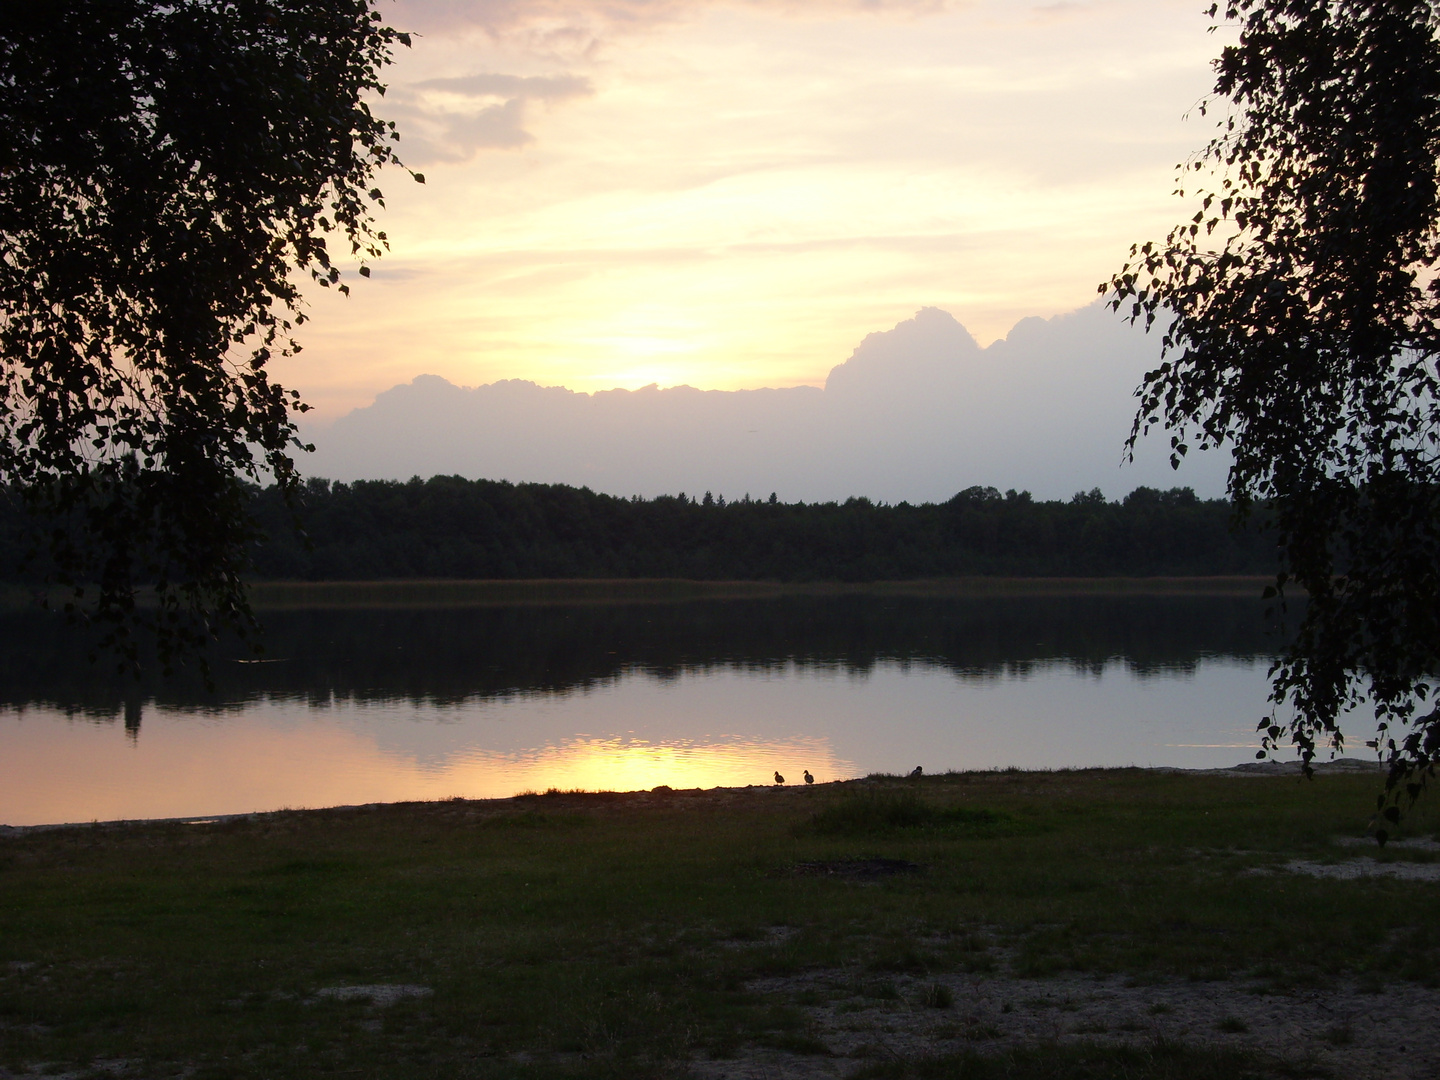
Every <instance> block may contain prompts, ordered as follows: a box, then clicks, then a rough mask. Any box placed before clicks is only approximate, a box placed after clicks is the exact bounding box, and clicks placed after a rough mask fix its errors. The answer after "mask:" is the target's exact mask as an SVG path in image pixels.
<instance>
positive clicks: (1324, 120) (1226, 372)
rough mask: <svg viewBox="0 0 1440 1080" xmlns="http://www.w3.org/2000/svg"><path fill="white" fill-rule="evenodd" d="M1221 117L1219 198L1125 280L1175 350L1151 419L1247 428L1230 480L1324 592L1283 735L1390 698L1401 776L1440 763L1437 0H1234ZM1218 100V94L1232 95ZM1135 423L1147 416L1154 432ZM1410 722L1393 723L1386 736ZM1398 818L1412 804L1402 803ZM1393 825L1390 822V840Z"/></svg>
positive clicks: (1207, 191)
mask: <svg viewBox="0 0 1440 1080" xmlns="http://www.w3.org/2000/svg"><path fill="white" fill-rule="evenodd" d="M1210 14H1211V16H1212V18H1214V17H1217V16H1218V21H1219V22H1220V23H1221V24H1222V25H1225V24H1231V25H1235V26H1238V28H1239V31H1240V34H1239V38H1238V41H1237V42H1236V44H1234V45H1231V46H1229V47H1227V48H1225V49H1224V51H1223V52H1222V54H1221V56H1220V58H1219V60H1218V61H1216V64H1215V68H1216V71H1217V74H1218V78H1217V80H1216V84H1215V99H1216V101H1218V102H1222V103H1224V104H1225V106H1226V108H1227V113H1226V115H1225V116H1224V118H1223V119H1222V120H1221V121H1220V133H1219V135H1218V136H1217V137H1216V138H1215V140H1214V141H1213V142H1211V143H1210V145H1209V146H1208V147H1207V148H1206V150H1205V151H1204V153H1203V154H1201V155H1199V156H1198V158H1197V159H1196V160H1194V161H1192V162H1190V163H1188V164H1187V165H1185V166H1183V167H1182V180H1181V185H1180V186H1181V189H1182V190H1181V191H1180V194H1181V195H1182V196H1183V195H1185V194H1186V192H1185V190H1184V189H1185V188H1186V187H1188V186H1189V181H1188V180H1186V179H1185V176H1186V175H1189V176H1193V177H1194V182H1195V183H1196V184H1197V185H1200V190H1197V191H1194V192H1192V193H1191V194H1192V195H1193V196H1194V197H1195V198H1197V200H1198V202H1199V207H1198V209H1197V211H1196V212H1195V214H1194V216H1193V217H1192V218H1191V219H1190V220H1188V221H1187V222H1185V223H1184V224H1182V225H1180V226H1178V227H1177V228H1176V229H1175V230H1173V231H1172V232H1171V233H1170V235H1169V236H1168V238H1167V239H1166V241H1165V242H1164V243H1161V244H1154V243H1149V244H1145V245H1143V246H1140V247H1137V248H1135V249H1132V260H1133V261H1132V262H1131V263H1129V264H1127V265H1126V266H1125V268H1124V269H1123V270H1122V271H1121V273H1120V274H1118V275H1116V277H1115V278H1114V279H1113V280H1112V281H1111V282H1109V283H1107V284H1106V285H1105V286H1102V291H1104V290H1111V289H1113V290H1114V293H1115V306H1116V307H1117V308H1118V309H1125V310H1128V311H1129V312H1130V313H1131V314H1132V316H1133V317H1134V318H1137V319H1139V318H1143V319H1145V320H1146V322H1147V324H1149V323H1152V322H1154V321H1155V320H1157V319H1160V320H1161V321H1162V322H1165V321H1166V320H1170V321H1168V323H1166V327H1167V328H1166V330H1165V357H1164V361H1163V363H1162V364H1161V365H1160V367H1158V368H1157V369H1156V370H1154V371H1152V372H1150V373H1149V374H1148V375H1147V376H1146V378H1145V382H1144V385H1143V386H1142V388H1141V402H1142V404H1141V410H1140V413H1139V416H1138V417H1137V420H1136V434H1137V435H1138V434H1139V433H1141V432H1142V431H1144V430H1146V429H1148V428H1149V427H1151V426H1154V425H1159V424H1162V423H1163V424H1164V425H1166V426H1167V427H1169V428H1171V429H1172V430H1173V432H1174V435H1173V438H1172V441H1171V445H1172V447H1173V450H1174V455H1175V457H1176V458H1178V457H1179V456H1182V455H1184V454H1185V452H1186V450H1187V449H1188V446H1187V444H1188V443H1189V442H1190V441H1192V439H1193V440H1194V441H1196V442H1197V444H1198V445H1200V446H1202V447H1204V446H1209V445H1218V444H1221V443H1228V444H1229V445H1230V446H1231V448H1232V449H1233V451H1234V455H1235V464H1234V467H1233V469H1232V471H1231V473H1230V494H1231V497H1232V498H1233V499H1234V500H1235V501H1236V503H1237V504H1238V505H1239V506H1240V507H1241V508H1242V510H1243V509H1245V508H1248V507H1250V506H1251V505H1252V504H1254V503H1257V502H1263V503H1265V504H1266V505H1267V507H1268V509H1269V513H1270V515H1271V516H1272V518H1273V522H1274V525H1275V527H1276V534H1277V540H1278V542H1279V544H1280V548H1281V552H1282V555H1283V561H1282V572H1281V573H1280V575H1279V578H1278V582H1277V591H1278V592H1280V593H1281V594H1282V597H1283V594H1284V591H1285V589H1286V587H1287V585H1289V584H1290V583H1292V582H1295V583H1298V584H1299V585H1301V586H1303V588H1304V589H1305V590H1306V592H1308V594H1309V597H1310V602H1309V606H1308V612H1307V615H1306V617H1305V619H1304V621H1303V622H1302V623H1301V625H1300V629H1299V633H1298V635H1297V637H1296V639H1295V641H1294V644H1293V646H1292V647H1291V649H1290V650H1289V651H1288V653H1287V654H1286V655H1285V656H1284V657H1283V659H1282V661H1281V662H1280V663H1279V664H1278V665H1277V667H1276V669H1275V671H1274V673H1273V674H1274V693H1273V695H1272V696H1273V700H1274V702H1275V703H1276V705H1277V707H1278V706H1280V705H1281V704H1283V703H1285V702H1287V701H1288V702H1289V703H1291V704H1293V705H1294V707H1295V709H1296V712H1297V719H1296V720H1295V722H1294V723H1293V724H1286V723H1284V722H1281V721H1278V720H1276V719H1274V717H1271V718H1268V719H1267V720H1266V721H1264V722H1262V729H1263V730H1264V732H1265V743H1266V746H1267V749H1269V750H1274V749H1275V748H1276V746H1277V744H1278V743H1279V741H1280V740H1281V739H1282V738H1284V737H1286V736H1287V735H1288V737H1289V738H1290V739H1292V740H1293V741H1294V742H1295V743H1296V744H1297V745H1298V746H1299V747H1300V749H1301V752H1302V754H1303V756H1304V758H1305V760H1306V761H1307V762H1308V761H1309V760H1310V759H1311V758H1312V757H1313V755H1314V754H1315V752H1316V750H1317V747H1318V746H1320V745H1323V744H1325V743H1327V742H1328V743H1330V744H1331V745H1333V746H1336V747H1338V746H1340V745H1341V744H1342V741H1343V740H1342V736H1341V732H1340V727H1339V724H1340V720H1341V717H1342V715H1343V714H1344V713H1345V712H1346V711H1347V710H1348V709H1350V708H1352V707H1354V706H1355V705H1357V704H1358V703H1360V702H1361V701H1363V700H1365V699H1367V698H1368V699H1369V700H1370V701H1372V702H1373V703H1374V705H1375V708H1376V710H1377V712H1378V713H1379V715H1380V717H1381V719H1382V721H1383V722H1384V725H1383V726H1382V738H1384V739H1385V740H1386V741H1385V744H1384V748H1385V749H1386V750H1387V751H1388V752H1389V755H1390V760H1391V764H1392V769H1391V774H1390V790H1391V793H1392V796H1394V797H1400V796H1401V795H1402V794H1405V795H1408V796H1410V797H1412V798H1413V797H1414V796H1415V795H1417V794H1418V792H1419V790H1420V783H1421V782H1423V781H1424V780H1425V779H1426V778H1428V777H1431V776H1433V775H1434V768H1435V766H1436V764H1437V763H1440V712H1437V711H1431V712H1429V713H1428V714H1426V715H1423V716H1421V715H1418V714H1419V713H1420V712H1421V711H1422V710H1423V709H1424V707H1425V706H1424V702H1425V701H1426V699H1427V698H1428V697H1429V693H1430V686H1431V678H1432V676H1433V674H1434V673H1435V672H1436V671H1437V670H1440V454H1437V435H1440V382H1437V369H1436V364H1437V357H1440V281H1437V278H1436V264H1437V261H1440V173H1437V159H1440V42H1437V40H1436V28H1437V14H1436V5H1435V4H1434V3H1432V2H1427V0H1232V2H1230V3H1227V4H1223V5H1220V4H1216V5H1212V6H1211V8H1210ZM1211 104H1212V105H1213V103H1211ZM1132 440H1133V436H1132ZM1386 732H1388V734H1386ZM1386 813H1387V816H1391V817H1393V816H1395V815H1396V813H1397V809H1396V807H1395V806H1393V805H1392V806H1389V807H1388V808H1386ZM1382 839H1383V838H1382Z"/></svg>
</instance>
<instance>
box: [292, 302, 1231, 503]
mask: <svg viewBox="0 0 1440 1080" xmlns="http://www.w3.org/2000/svg"><path fill="white" fill-rule="evenodd" d="M1157 352H1158V342H1157V339H1156V336H1155V335H1153V334H1152V335H1149V336H1147V335H1145V334H1144V333H1143V332H1141V331H1140V330H1138V329H1136V328H1132V327H1130V326H1129V325H1128V324H1127V323H1125V322H1124V321H1123V320H1120V319H1118V318H1117V317H1116V316H1115V315H1114V314H1113V313H1112V312H1110V311H1109V310H1108V309H1106V308H1104V307H1103V306H1101V305H1099V304H1095V305H1091V306H1090V307H1087V308H1083V309H1081V310H1080V311H1077V312H1074V313H1071V314H1068V315H1061V316H1057V317H1055V318H1053V319H1048V320H1047V319H1039V318H1030V319H1024V320H1022V321H1021V322H1019V323H1018V324H1016V325H1015V327H1014V328H1013V329H1012V330H1011V331H1010V333H1009V334H1008V335H1007V336H1006V337H1005V338H1003V339H1000V340H998V341H995V342H994V343H992V344H991V345H990V346H989V347H987V348H984V349H982V348H980V347H979V346H978V345H977V344H976V342H975V339H974V338H973V337H972V336H971V335H970V333H969V332H968V331H967V330H966V329H965V328H964V327H963V326H961V325H960V323H958V322H957V321H956V320H955V319H954V318H953V317H952V316H951V315H949V314H948V313H946V312H944V311H941V310H940V309H938V308H933V307H929V308H923V309H921V310H920V311H919V312H917V313H916V315H915V317H914V318H912V319H908V320H906V321H904V322H901V323H900V324H898V325H897V326H895V327H894V328H893V329H891V330H887V331H884V332H881V333H874V334H870V335H869V336H867V337H866V338H865V339H864V341H862V342H861V343H860V345H859V346H858V347H857V348H856V349H855V351H854V352H853V353H852V354H851V356H850V358H849V359H848V360H846V361H845V362H844V363H842V364H839V365H837V366H836V367H834V368H833V369H832V370H831V372H830V375H829V378H828V379H827V380H826V382H825V386H824V388H823V389H821V388H818V387H809V386H799V387H790V388H786V389H760V390H735V391H721V390H708V391H707V390H697V389H695V388H693V387H689V386H676V387H671V388H668V389H663V390H662V389H660V388H659V387H658V386H654V385H651V386H647V387H644V388H642V389H640V390H634V391H630V390H608V391H601V392H598V393H593V394H584V393H577V392H575V391H572V390H567V389H565V388H564V387H555V386H551V387H544V386H540V385H537V384H536V383H533V382H528V381H522V380H505V381H501V382H495V383H491V384H488V385H485V386H480V387H476V388H474V389H466V388H462V387H458V386H455V385H454V384H452V383H450V382H448V381H447V380H445V379H442V378H440V377H438V376H434V375H422V376H420V377H418V378H416V379H415V380H414V381H413V382H410V383H408V384H404V385H400V386H396V387H394V388H392V389H390V390H387V391H385V392H384V393H382V394H380V395H379V396H378V397H377V398H376V399H375V402H374V404H372V405H370V406H367V407H365V408H361V409H356V410H355V411H353V412H351V413H349V414H347V415H346V416H344V417H342V418H340V419H339V420H337V421H336V422H335V423H334V424H333V425H331V426H330V427H328V428H325V429H318V430H312V431H310V432H308V435H307V437H309V438H310V439H311V440H312V441H314V443H315V444H316V448H317V450H316V453H315V455H314V456H313V458H312V459H311V460H309V461H307V462H302V468H303V469H304V470H305V471H306V472H307V473H309V474H310V475H314V476H324V477H328V478H330V479H334V480H347V481H348V480H357V479H407V478H409V477H411V476H432V475H435V474H440V473H444V474H459V475H462V476H466V477H470V478H482V477H483V478H490V479H503V480H511V481H515V482H525V481H532V482H544V483H566V484H573V485H577V486H579V485H584V486H588V487H590V488H592V489H595V490H598V491H604V492H609V493H611V494H616V495H624V496H628V495H632V494H639V495H644V496H647V497H648V496H654V495H657V494H664V493H669V494H675V493H677V492H681V491H684V492H687V493H690V494H699V493H701V492H704V491H707V490H708V491H713V492H715V493H716V494H723V495H725V496H726V497H727V498H735V497H739V496H742V495H744V494H747V493H748V494H750V495H752V496H756V497H760V496H766V495H768V494H769V493H770V492H772V491H774V492H777V493H778V494H779V496H780V497H781V498H782V499H784V500H786V501H795V500H804V501H807V502H813V501H825V500H832V499H844V498H846V497H848V496H851V495H864V496H868V497H870V498H872V499H876V500H883V501H888V502H898V501H901V500H908V501H910V502H926V501H938V500H943V499H946V498H949V497H950V496H951V495H953V494H954V493H955V492H956V491H959V490H961V489H963V488H966V487H970V486H972V485H985V486H993V487H997V488H1000V489H1002V490H1003V489H1006V488H1012V487H1013V488H1017V489H1022V490H1029V491H1031V492H1033V493H1034V494H1035V495H1036V496H1037V497H1040V498H1065V497H1068V496H1069V495H1071V494H1073V493H1074V492H1076V491H1080V490H1086V491H1088V490H1090V489H1091V488H1095V487H1099V488H1100V489H1102V490H1103V491H1104V492H1105V493H1106V494H1107V495H1109V496H1111V497H1112V498H1113V497H1116V496H1118V495H1120V494H1123V493H1124V492H1128V491H1130V490H1131V489H1132V488H1134V487H1137V486H1139V485H1141V484H1146V485H1150V486H1155V487H1170V486H1174V485H1176V484H1186V485H1190V486H1193V487H1194V488H1195V489H1196V490H1197V491H1198V492H1199V493H1200V494H1201V495H1203V496H1214V495H1220V494H1222V493H1223V491H1224V480H1225V470H1226V468H1227V467H1228V464H1229V459H1228V456H1227V455H1225V454H1223V453H1216V452H1211V453H1209V454H1200V455H1195V456H1194V458H1193V459H1192V460H1190V461H1187V462H1185V464H1184V466H1183V468H1182V470H1181V471H1180V472H1178V473H1176V472H1172V471H1171V469H1170V467H1169V463H1168V456H1167V453H1166V447H1167V444H1166V443H1165V441H1164V440H1163V439H1162V438H1160V437H1155V438H1152V439H1150V440H1148V442H1147V444H1142V445H1141V447H1140V449H1139V451H1137V454H1136V460H1135V462H1134V463H1133V464H1130V465H1127V466H1125V467H1124V468H1122V467H1121V458H1122V445H1123V443H1124V440H1125V437H1126V435H1127V434H1128V433H1129V430H1130V423H1131V420H1132V418H1133V415H1134V398H1133V391H1134V388H1135V387H1136V385H1137V384H1138V383H1139V381H1140V378H1141V376H1142V375H1143V373H1144V372H1145V371H1146V370H1148V369H1149V368H1151V367H1153V366H1154V365H1155V361H1156V357H1157ZM1149 444H1153V445H1149Z"/></svg>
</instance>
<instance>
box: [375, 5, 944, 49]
mask: <svg viewBox="0 0 1440 1080" xmlns="http://www.w3.org/2000/svg"><path fill="white" fill-rule="evenodd" d="M970 2H971V0H399V2H398V3H396V4H395V6H394V8H393V9H392V12H393V14H391V13H386V14H387V21H388V22H390V23H391V25H393V26H397V27H399V28H401V29H403V30H412V31H418V32H420V33H447V32H453V31H464V30H467V29H478V30H481V31H483V32H484V33H486V34H488V35H489V36H490V37H492V38H495V39H499V40H505V41H507V42H509V43H511V44H516V45H521V46H523V47H526V48H527V49H528V50H529V51H533V52H537V53H542V54H547V55H560V56H571V57H575V56H583V55H589V54H592V53H593V52H594V51H595V49H596V48H597V47H598V45H599V43H600V42H601V41H602V40H604V39H605V38H609V37H613V36H616V35H620V34H625V33H635V32H643V31H646V30H649V29H652V28H654V27H657V26H664V25H668V24H672V23H676V22H680V21H683V20H685V19H689V18H694V17H696V16H697V15H699V14H701V13H703V12H704V11H705V10H706V9H709V8H716V7H732V8H750V9H756V8H761V9H764V10H765V11H767V12H770V13H772V14H777V15H782V16H788V17H792V18H794V17H798V18H807V17H809V18H814V17H825V18H831V17H837V16H852V15H870V16H876V15H880V16H885V15H898V16H902V17H906V18H913V17H916V16H923V15H930V14H936V13H939V12H943V11H949V10H953V9H955V8H957V7H968V6H970Z"/></svg>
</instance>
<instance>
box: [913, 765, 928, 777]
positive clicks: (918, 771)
mask: <svg viewBox="0 0 1440 1080" xmlns="http://www.w3.org/2000/svg"><path fill="white" fill-rule="evenodd" d="M924 775H925V768H924V766H922V765H916V766H915V768H913V769H912V770H910V779H911V780H919V779H920V777H922V776H924Z"/></svg>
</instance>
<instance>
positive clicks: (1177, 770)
mask: <svg viewBox="0 0 1440 1080" xmlns="http://www.w3.org/2000/svg"><path fill="white" fill-rule="evenodd" d="M1385 768H1386V766H1385V764H1384V763H1383V762H1379V761H1370V760H1368V759H1366V758H1353V757H1345V758H1337V759H1335V760H1334V761H1325V762H1320V763H1317V764H1316V765H1315V766H1314V771H1315V773H1316V774H1317V775H1321V776H1325V775H1332V776H1333V775H1355V774H1364V773H1374V774H1376V775H1377V776H1380V775H1382V774H1383V773H1384V771H1385ZM1102 773H1153V774H1156V775H1164V774H1178V775H1180V776H1193V777H1201V776H1217V777H1228V778H1238V779H1254V778H1261V779H1263V778H1267V777H1268V778H1274V777H1284V776H1297V777H1298V776H1300V775H1301V767H1300V762H1298V761H1248V762H1242V763H1240V764H1239V765H1231V766H1228V767H1226V768H1219V769H1186V768H1181V767H1179V766H1175V765H1145V766H1141V765H1120V766H1094V767H1088V768H1079V769H1017V770H1010V769H1002V768H995V769H976V770H970V771H966V772H945V773H935V774H933V776H932V775H930V774H927V776H926V778H927V779H933V778H935V777H942V776H950V777H963V776H991V775H997V774H1013V775H1018V776H1021V777H1026V776H1084V775H1094V774H1102ZM907 779H908V778H907V777H904V776H899V775H895V776H891V775H886V774H875V775H871V776H858V777H852V778H850V779H847V780H831V781H827V782H823V783H818V784H815V785H813V786H812V787H807V786H806V785H803V784H784V785H777V784H747V785H746V786H744V787H713V788H671V787H669V786H668V785H665V784H662V785H660V786H658V787H654V788H640V789H637V790H634V791H613V790H608V789H595V790H593V791H591V790H580V789H576V790H568V791H561V790H559V789H553V788H552V789H551V790H550V791H544V792H537V791H524V792H518V793H517V794H514V795H507V796H500V797H495V798H479V799H467V798H464V797H461V796H457V797H454V798H449V799H429V800H416V799H407V800H400V801H397V802H371V803H346V804H342V805H339V806H300V807H282V808H279V809H276V810H247V811H241V812H239V813H233V814H195V815H191V816H186V817H164V818H113V819H111V820H108V821H98V820H97V821H65V822H53V823H44V824H38V825H7V824H3V823H0V839H3V838H9V837H19V836H28V835H32V834H34V833H41V832H52V831H56V830H60V829H105V830H109V831H115V830H120V829H125V828H131V827H143V826H150V825H223V824H226V823H229V822H235V821H259V820H263V819H265V818H272V817H282V816H289V815H296V814H301V815H313V814H358V813H372V812H375V811H378V810H384V809H394V808H397V807H403V806H432V805H435V804H437V803H454V804H456V805H464V806H466V807H470V808H493V809H497V810H499V809H502V808H504V807H505V806H513V805H515V804H517V803H523V802H530V801H533V800H535V799H555V798H567V797H568V798H572V799H576V800H590V801H592V802H593V801H601V802H606V803H610V804H626V805H637V804H638V805H643V804H645V803H648V802H651V801H654V799H655V797H656V796H660V797H662V798H664V799H665V800H666V801H667V802H670V803H674V802H678V801H681V800H683V799H690V800H695V801H701V800H709V801H713V800H715V799H723V800H725V801H727V802H735V801H738V800H739V799H742V798H745V797H753V796H758V795H759V793H761V792H771V793H776V792H794V791H822V790H832V791H833V790H837V789H840V788H844V787H847V786H853V785H857V784H869V783H884V782H886V781H890V782H894V783H902V782H904V781H906V780H907ZM761 797H765V796H761Z"/></svg>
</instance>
